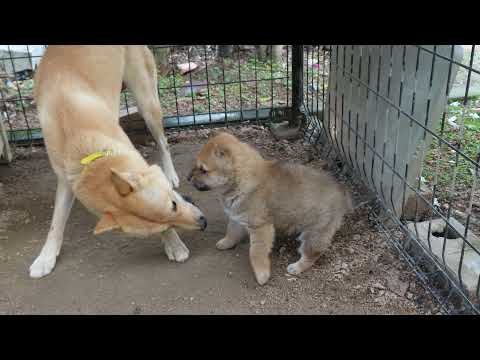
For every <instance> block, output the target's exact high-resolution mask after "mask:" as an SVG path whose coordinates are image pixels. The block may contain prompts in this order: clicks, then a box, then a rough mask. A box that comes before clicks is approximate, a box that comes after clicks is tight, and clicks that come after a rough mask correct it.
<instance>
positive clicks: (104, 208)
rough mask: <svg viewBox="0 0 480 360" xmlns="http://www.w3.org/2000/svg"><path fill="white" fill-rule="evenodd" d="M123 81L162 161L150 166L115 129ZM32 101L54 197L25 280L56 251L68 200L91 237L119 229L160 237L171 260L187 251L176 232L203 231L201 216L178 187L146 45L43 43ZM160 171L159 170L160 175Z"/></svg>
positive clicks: (42, 270)
mask: <svg viewBox="0 0 480 360" xmlns="http://www.w3.org/2000/svg"><path fill="white" fill-rule="evenodd" d="M122 82H125V84H126V85H127V87H128V88H129V89H130V90H131V91H132V92H133V94H134V96H135V98H136V100H137V103H138V107H139V110H140V112H141V114H142V115H143V118H144V119H145V121H146V123H147V125H148V128H149V129H150V131H151V132H152V134H153V136H154V138H155V140H156V142H157V144H158V147H159V149H158V151H160V156H161V158H162V167H163V171H162V169H161V168H160V167H159V166H158V165H153V166H149V165H148V164H147V162H146V161H145V160H144V159H143V157H142V156H141V155H140V154H139V153H138V151H137V150H136V149H135V148H134V146H133V145H132V143H131V142H130V140H129V138H128V137H127V135H126V134H125V133H124V131H123V130H122V128H121V127H120V125H119V104H120V90H121V87H122ZM35 99H36V102H37V106H38V115H39V117H40V123H41V126H42V130H43V136H44V139H45V144H46V147H47V152H48V155H49V159H50V163H51V165H52V168H53V170H54V172H55V174H56V175H57V180H58V183H57V193H56V198H55V208H54V211H53V219H52V223H51V227H50V231H49V233H48V236H47V240H46V242H45V245H44V246H43V248H42V251H41V252H40V255H39V256H38V257H37V259H36V260H35V261H34V263H33V264H32V265H31V267H30V276H31V277H33V278H40V277H42V276H45V275H47V274H49V273H50V272H51V271H52V270H53V268H54V266H55V262H56V258H57V256H58V254H59V253H60V249H61V246H62V241H63V233H64V229H65V225H66V222H67V220H68V217H69V214H70V210H71V208H72V205H73V202H74V198H77V199H78V200H80V202H81V203H83V205H84V206H85V207H86V208H87V209H88V210H90V211H91V212H93V213H94V214H96V215H97V216H98V217H99V218H100V220H99V222H98V224H97V226H96V228H95V234H100V233H102V232H105V231H110V230H114V229H121V230H122V231H124V232H125V233H128V234H132V235H136V236H148V235H152V234H157V233H158V234H160V235H159V236H160V237H161V238H162V240H163V243H164V247H165V252H166V254H167V256H168V257H169V259H170V260H176V261H184V260H186V259H187V258H188V256H189V252H188V249H187V248H186V247H185V245H184V244H183V243H182V241H181V240H180V238H179V237H178V235H177V233H176V232H175V230H174V229H175V228H176V227H178V228H185V229H190V230H195V229H202V230H203V229H204V228H205V227H206V220H205V218H204V216H203V214H202V212H201V211H200V210H199V209H198V208H197V207H195V206H194V205H193V204H191V203H190V202H188V201H186V200H185V199H184V198H183V197H182V196H181V195H179V194H178V193H177V192H175V191H174V190H173V187H177V186H178V182H179V180H178V176H177V174H176V172H175V169H174V166H173V164H172V160H171V157H170V153H169V150H168V145H167V140H166V138H165V136H164V131H163V123H162V113H161V109H160V103H159V99H158V94H157V73H156V68H155V62H154V58H153V55H152V54H151V52H150V50H149V49H148V48H147V47H146V46H110V45H108V46H102V45H99V46H90V45H81V46H68V45H67V46H49V47H48V49H47V51H46V53H45V55H44V57H43V59H42V61H41V62H40V65H39V67H38V69H37V72H36V75H35ZM164 171H165V173H164Z"/></svg>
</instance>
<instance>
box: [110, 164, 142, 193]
mask: <svg viewBox="0 0 480 360" xmlns="http://www.w3.org/2000/svg"><path fill="white" fill-rule="evenodd" d="M110 170H111V171H112V174H111V179H112V182H113V185H114V186H115V188H116V189H117V191H118V193H119V194H120V195H122V196H126V195H128V194H130V193H131V192H132V191H136V190H138V189H139V188H140V179H141V175H139V174H135V173H130V172H121V171H117V170H115V169H110Z"/></svg>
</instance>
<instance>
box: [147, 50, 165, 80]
mask: <svg viewBox="0 0 480 360" xmlns="http://www.w3.org/2000/svg"><path fill="white" fill-rule="evenodd" d="M159 46H160V45H151V46H149V48H150V50H152V52H153V56H154V57H155V62H156V64H157V69H158V73H159V75H166V74H168V71H169V66H168V53H169V50H170V49H169V48H168V47H159Z"/></svg>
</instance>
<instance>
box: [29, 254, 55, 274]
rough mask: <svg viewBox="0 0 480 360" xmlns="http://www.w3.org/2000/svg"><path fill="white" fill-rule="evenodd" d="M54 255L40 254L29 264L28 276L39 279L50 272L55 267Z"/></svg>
mask: <svg viewBox="0 0 480 360" xmlns="http://www.w3.org/2000/svg"><path fill="white" fill-rule="evenodd" d="M56 261H57V258H56V256H42V254H40V255H39V256H38V257H37V258H36V259H35V261H34V262H33V264H32V265H31V266H30V277H31V278H33V279H40V278H42V277H44V276H47V275H48V274H50V273H51V272H52V270H53V268H54V267H55V263H56Z"/></svg>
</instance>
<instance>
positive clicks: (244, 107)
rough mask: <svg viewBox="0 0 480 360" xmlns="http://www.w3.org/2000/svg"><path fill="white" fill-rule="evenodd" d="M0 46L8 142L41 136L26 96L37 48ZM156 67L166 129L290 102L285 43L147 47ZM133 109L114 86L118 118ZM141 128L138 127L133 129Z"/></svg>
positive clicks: (248, 116) (246, 117)
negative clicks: (273, 45)
mask: <svg viewBox="0 0 480 360" xmlns="http://www.w3.org/2000/svg"><path fill="white" fill-rule="evenodd" d="M31 47H32V46H30V47H29V46H23V47H22V46H10V45H6V46H4V49H3V50H1V51H0V110H1V114H2V116H3V119H4V122H5V123H6V127H7V132H8V136H9V139H10V141H11V142H12V143H27V144H29V143H32V142H33V141H36V140H41V138H42V137H41V130H40V125H39V121H38V116H37V114H36V108H35V102H34V99H33V88H34V80H33V71H34V70H35V67H36V65H37V64H38V62H39V60H40V58H41V54H42V53H43V51H44V50H45V48H46V46H44V45H33V47H34V49H35V50H36V51H32V49H31ZM149 47H150V49H151V50H152V52H153V53H154V56H155V58H156V61H157V64H158V92H159V94H160V101H161V105H162V109H163V112H164V120H165V127H166V128H178V127H183V126H206V125H212V124H220V125H227V126H228V124H229V123H231V122H241V121H255V122H259V121H265V120H268V119H272V118H274V117H278V116H285V115H282V114H284V113H285V112H286V111H287V110H288V108H289V107H291V100H290V98H291V91H292V83H291V47H290V46H281V47H279V49H280V50H279V51H277V52H275V51H273V48H274V47H272V46H269V47H266V49H265V50H266V51H260V50H262V49H259V47H258V46H257V47H255V46H228V47H229V51H228V52H222V51H221V50H222V46H217V45H192V46H178V45H150V46H149ZM224 47H225V46H223V48H224ZM136 111H137V108H136V101H135V98H134V97H133V95H132V93H131V92H130V91H129V90H128V88H127V89H123V90H122V95H121V105H120V116H121V117H123V116H125V117H126V118H129V115H131V114H132V113H135V112H136ZM137 130H138V131H147V130H146V128H145V127H143V128H140V129H137Z"/></svg>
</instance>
